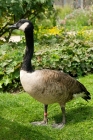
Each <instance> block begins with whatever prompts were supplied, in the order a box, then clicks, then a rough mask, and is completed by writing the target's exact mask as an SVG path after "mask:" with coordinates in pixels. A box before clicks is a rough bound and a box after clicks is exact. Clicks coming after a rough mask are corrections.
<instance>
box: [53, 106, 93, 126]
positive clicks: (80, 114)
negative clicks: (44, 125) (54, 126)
mask: <svg viewBox="0 0 93 140" xmlns="http://www.w3.org/2000/svg"><path fill="white" fill-rule="evenodd" d="M92 116H93V107H91V106H85V107H77V108H74V109H70V110H66V123H67V124H71V123H78V122H83V121H85V120H91V119H93V118H92ZM54 120H55V122H56V123H60V122H61V121H62V114H61V113H60V114H58V115H55V116H54Z"/></svg>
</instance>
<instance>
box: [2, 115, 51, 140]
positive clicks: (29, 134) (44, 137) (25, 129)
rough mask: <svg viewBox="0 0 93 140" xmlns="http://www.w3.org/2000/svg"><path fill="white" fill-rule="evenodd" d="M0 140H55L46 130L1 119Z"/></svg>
mask: <svg viewBox="0 0 93 140" xmlns="http://www.w3.org/2000/svg"><path fill="white" fill-rule="evenodd" d="M0 140H53V139H52V138H51V137H50V136H49V135H48V134H46V130H45V129H44V128H43V129H40V128H36V127H32V126H25V125H24V124H21V123H18V122H15V121H10V120H7V119H4V118H2V117H0Z"/></svg>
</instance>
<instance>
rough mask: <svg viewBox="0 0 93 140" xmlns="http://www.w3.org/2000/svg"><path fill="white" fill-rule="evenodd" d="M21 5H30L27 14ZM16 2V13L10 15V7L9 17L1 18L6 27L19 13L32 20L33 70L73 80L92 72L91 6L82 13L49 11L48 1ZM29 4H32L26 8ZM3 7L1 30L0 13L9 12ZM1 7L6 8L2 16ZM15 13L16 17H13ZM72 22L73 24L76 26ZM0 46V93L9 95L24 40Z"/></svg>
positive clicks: (67, 9)
mask: <svg viewBox="0 0 93 140" xmlns="http://www.w3.org/2000/svg"><path fill="white" fill-rule="evenodd" d="M24 2H27V5H28V7H27V8H28V9H29V6H30V7H31V6H33V7H32V9H33V10H32V9H30V14H29V15H28V14H27V15H26V14H25V12H26V11H24V12H22V8H23V4H22V3H24ZM1 3H2V4H3V3H7V5H10V3H13V4H14V3H15V4H14V5H16V4H17V2H16V1H9V0H8V1H1ZM19 3H21V4H22V5H21V9H20V8H19V9H20V10H19V9H17V10H18V11H17V10H15V12H14V11H13V10H14V7H11V8H12V9H11V11H10V12H8V14H9V15H7V14H6V15H5V16H7V17H6V19H8V20H7V21H9V24H11V23H12V22H14V21H16V20H17V18H18V19H20V18H21V16H22V14H24V17H25V15H26V16H27V18H28V19H33V20H32V22H33V24H34V27H35V28H34V40H35V43H34V45H35V54H34V58H33V60H32V61H33V67H34V68H35V69H42V68H49V69H56V70H61V71H64V72H66V73H68V74H70V75H71V76H74V77H77V76H83V75H86V74H88V73H92V71H93V55H92V54H93V47H92V46H93V31H92V30H91V29H92V15H93V14H92V13H93V12H92V11H93V10H92V9H93V7H92V6H91V7H90V8H89V10H87V9H84V10H83V11H82V10H80V9H78V10H73V9H72V8H71V7H68V6H66V7H64V8H58V7H57V8H55V9H54V8H53V7H52V9H51V6H52V4H51V1H47V0H44V1H43V0H40V1H39V0H36V1H35V2H34V1H29V0H28V1H27V0H26V1H19ZM31 3H33V4H32V5H30V4H31ZM37 3H39V4H40V3H41V5H42V8H41V9H40V8H39V7H38V6H39V5H38V6H36V11H35V9H34V8H35V5H37ZM4 5H5V4H4ZM4 5H2V7H1V21H2V22H1V24H2V25H0V27H1V30H2V28H3V27H4V26H5V28H6V29H7V27H6V24H7V22H6V21H5V18H4V14H5V13H6V12H7V10H10V7H8V6H6V7H5V6H4ZM0 6H1V5H0ZM3 6H4V8H5V9H6V11H5V13H4V10H5V9H4V8H3ZM16 6H17V5H16ZM48 7H50V9H48ZM23 10H24V8H23ZM25 10H26V9H25ZM39 10H40V11H39ZM38 11H39V12H38ZM18 12H19V17H20V18H19V17H17V14H18ZM35 12H36V13H37V14H35ZM10 13H11V14H10ZM28 13H29V12H28ZM31 13H32V14H31ZM76 15H77V16H76ZM87 16H88V18H87ZM14 17H15V18H14ZM34 17H35V18H34ZM36 17H37V18H36ZM82 17H83V18H82ZM3 21H4V22H3ZM74 21H76V24H75V23H74ZM83 21H86V22H83ZM77 27H78V28H77ZM19 33H21V36H24V34H23V33H22V32H18V31H17V32H13V34H19ZM6 35H7V34H6ZM3 37H4V36H3ZM0 44H1V45H0V90H1V91H5V90H11V92H12V91H14V90H19V89H20V79H19V70H20V66H21V63H22V57H23V54H24V49H25V47H24V46H25V40H24V38H23V39H22V40H21V41H20V42H18V43H13V42H9V43H7V42H3V41H0ZM22 50H23V51H22ZM18 87H19V88H18Z"/></svg>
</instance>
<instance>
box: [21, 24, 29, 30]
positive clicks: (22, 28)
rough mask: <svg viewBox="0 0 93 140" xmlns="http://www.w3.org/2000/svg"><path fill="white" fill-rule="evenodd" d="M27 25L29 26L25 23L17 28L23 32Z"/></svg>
mask: <svg viewBox="0 0 93 140" xmlns="http://www.w3.org/2000/svg"><path fill="white" fill-rule="evenodd" d="M28 25H29V22H25V23H24V24H22V25H21V26H20V27H19V29H20V30H22V31H24V30H25V28H26V27H27V26H28Z"/></svg>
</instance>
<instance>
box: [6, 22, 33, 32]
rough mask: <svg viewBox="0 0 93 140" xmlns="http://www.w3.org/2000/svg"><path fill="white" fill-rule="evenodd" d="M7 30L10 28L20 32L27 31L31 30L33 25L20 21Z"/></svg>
mask: <svg viewBox="0 0 93 140" xmlns="http://www.w3.org/2000/svg"><path fill="white" fill-rule="evenodd" d="M9 28H11V29H12V30H14V29H19V30H22V31H26V30H27V29H33V24H32V23H31V22H30V21H29V20H26V19H21V20H19V21H18V22H17V23H15V24H13V25H11V26H9Z"/></svg>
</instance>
